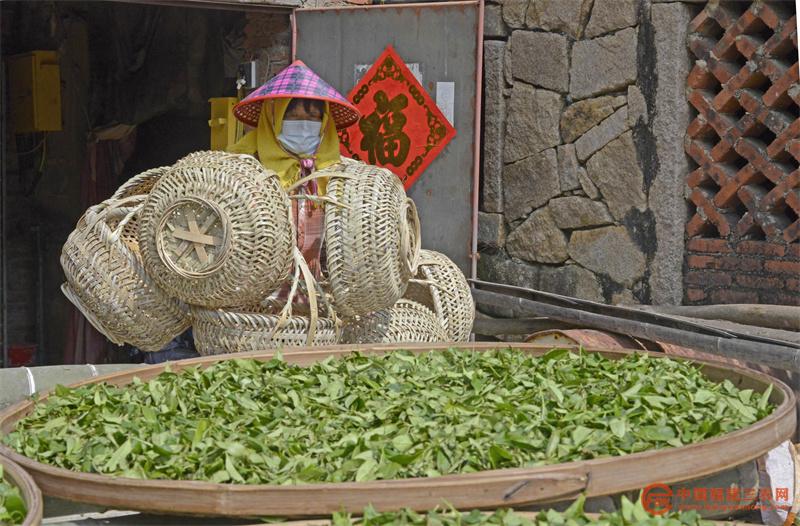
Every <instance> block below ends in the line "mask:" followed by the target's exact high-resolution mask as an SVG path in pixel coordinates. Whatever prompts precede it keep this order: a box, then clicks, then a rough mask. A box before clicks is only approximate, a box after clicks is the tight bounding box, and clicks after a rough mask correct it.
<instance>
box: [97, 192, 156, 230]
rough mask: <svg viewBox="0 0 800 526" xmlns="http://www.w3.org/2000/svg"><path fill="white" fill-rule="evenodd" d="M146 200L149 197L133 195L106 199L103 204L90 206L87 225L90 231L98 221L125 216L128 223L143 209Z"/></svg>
mask: <svg viewBox="0 0 800 526" xmlns="http://www.w3.org/2000/svg"><path fill="white" fill-rule="evenodd" d="M145 199H147V195H131V196H128V197H123V198H122V199H106V200H105V201H103V202H102V203H98V204H96V205H94V206H90V207H89V208H88V209H87V210H86V224H87V226H88V227H89V228H90V229H93V228H94V227H95V226H96V225H97V223H98V221H102V220H106V219H109V218H113V217H117V216H123V221H125V223H127V222H128V221H130V217H128V216H131V217H132V216H133V215H135V214H136V212H139V211H140V210H141V209H142V207H143V206H144V203H143V201H144V200H145ZM130 205H133V206H130ZM123 226H124V224H123Z"/></svg>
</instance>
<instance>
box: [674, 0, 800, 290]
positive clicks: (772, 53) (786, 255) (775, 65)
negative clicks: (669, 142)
mask: <svg viewBox="0 0 800 526" xmlns="http://www.w3.org/2000/svg"><path fill="white" fill-rule="evenodd" d="M689 33H690V35H689V39H688V47H689V51H690V53H691V55H692V57H693V59H694V61H695V62H694V67H693V68H692V70H691V72H690V74H689V78H688V79H687V90H686V93H687V97H688V100H689V103H690V105H691V106H692V107H693V108H694V110H696V116H695V118H694V119H693V120H692V121H691V123H690V124H689V127H688V129H687V133H686V138H685V149H686V153H687V154H688V155H689V156H690V157H691V159H692V160H693V161H694V162H695V163H696V165H697V167H696V169H695V170H694V171H692V172H691V173H690V174H689V176H688V179H687V185H688V198H689V201H690V206H691V212H692V213H691V214H690V217H689V220H688V222H687V224H686V235H687V239H688V243H687V260H686V262H687V273H686V279H685V285H686V287H685V290H686V296H685V298H684V299H685V301H686V302H688V303H709V302H712V303H731V302H748V303H749V302H753V303H757V302H760V303H784V304H785V303H789V304H798V303H800V290H799V289H798V288H797V279H798V278H800V263H798V262H797V261H798V250H797V248H798V247H797V245H798V240H799V239H800V170H799V169H798V166H800V162H799V161H800V81H798V56H797V25H796V14H795V13H794V3H793V2H791V3H790V2H775V3H764V2H761V1H756V2H752V3H749V2H739V1H733V2H720V3H709V4H708V5H707V6H706V7H704V8H703V10H702V11H701V12H700V13H699V14H698V15H697V16H696V17H695V18H694V20H692V22H691V24H690V28H689Z"/></svg>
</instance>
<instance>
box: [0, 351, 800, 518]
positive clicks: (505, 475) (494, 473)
mask: <svg viewBox="0 0 800 526" xmlns="http://www.w3.org/2000/svg"><path fill="white" fill-rule="evenodd" d="M451 345H452V344H450V345H448V344H440V345H432V344H405V345H397V344H392V345H361V346H343V345H339V346H331V347H317V348H314V350H310V349H308V348H300V349H298V350H295V351H292V352H287V353H285V354H284V358H285V359H286V360H287V361H288V362H290V363H295V364H298V365H301V366H306V365H309V364H312V363H314V362H317V361H319V360H323V359H325V358H326V357H328V356H342V355H345V354H348V353H350V352H352V351H360V352H364V353H373V354H385V353H387V352H391V351H393V350H396V349H408V350H412V351H414V352H425V351H427V350H444V349H447V348H449V347H450V346H451ZM458 346H459V347H460V348H463V349H472V350H477V351H484V350H488V349H496V348H498V347H502V346H498V345H497V344H496V343H473V344H470V343H464V344H458ZM513 347H514V348H517V349H523V350H525V351H527V352H530V353H532V354H537V355H538V354H543V353H545V352H547V351H548V350H549V349H550V348H551V347H550V346H542V345H535V344H515V345H514V346H513ZM587 350H589V351H592V352H601V353H602V354H603V355H605V356H608V357H610V358H620V357H623V356H624V355H626V354H628V353H629V352H631V351H620V350H613V351H612V350H606V349H587ZM274 355H275V352H274V351H273V352H252V353H237V354H235V355H221V356H209V357H204V358H197V359H193V360H185V361H181V362H173V363H170V364H169V366H170V367H171V369H172V370H173V371H178V370H181V369H185V368H187V367H192V366H195V365H199V366H201V367H202V366H208V365H210V364H213V363H215V362H218V361H222V360H226V359H230V358H254V359H259V360H268V359H270V358H272V357H273V356H274ZM652 356H654V357H659V356H664V355H660V354H652ZM698 363H701V364H702V366H703V370H704V372H705V374H706V375H708V376H709V377H710V378H712V379H714V380H717V381H721V380H723V379H729V380H730V381H732V382H733V383H734V384H735V385H737V386H739V387H742V388H752V389H756V390H759V391H763V390H764V389H766V387H767V385H768V384H769V383H770V382H771V383H773V384H774V385H775V388H774V389H773V392H772V396H771V398H770V400H771V402H772V403H773V404H775V405H776V409H775V411H774V412H773V413H772V414H771V415H770V416H769V417H767V418H765V419H763V420H761V421H759V422H757V423H755V424H753V425H751V426H749V427H747V428H745V429H741V430H739V431H736V432H734V433H729V434H726V435H722V436H719V437H716V438H713V439H711V440H707V441H704V442H701V443H697V444H692V445H688V446H683V447H680V448H665V449H660V450H653V451H646V452H642V453H635V454H631V455H625V456H620V457H606V458H598V459H594V460H585V461H577V462H568V463H564V464H555V465H550V466H540V467H536V468H515V469H499V470H489V471H484V472H480V473H466V474H459V475H446V476H442V477H435V478H410V479H398V480H381V481H372V482H343V483H323V484H302V485H294V486H279V485H243V484H242V485H235V484H214V483H210V482H195V481H169V480H138V479H130V478H121V477H111V476H107V475H97V474H88V473H80V472H74V471H69V470H66V469H62V468H56V467H53V466H49V465H46V464H41V463H39V462H35V461H33V460H31V459H29V458H27V457H24V456H22V455H20V454H18V453H17V452H15V451H12V450H11V449H9V448H8V447H6V446H4V445H0V454H3V455H6V456H8V457H10V458H11V459H13V460H14V461H15V462H17V463H18V464H20V465H22V466H23V467H24V468H25V469H26V470H27V471H28V472H29V473H31V475H33V477H34V479H35V480H36V482H37V483H38V484H39V486H40V487H41V489H42V491H43V492H44V493H45V494H47V495H52V496H55V497H61V498H65V499H70V500H74V501H79V502H87V503H91V504H99V505H103V506H108V507H114V508H121V509H134V510H142V511H149V512H161V513H173V514H191V515H221V516H241V517H245V516H266V515H271V516H284V517H309V516H322V515H329V514H330V513H333V512H335V511H340V510H346V511H350V512H353V513H356V512H359V511H361V510H363V509H364V507H365V506H367V505H368V504H372V505H373V506H375V508H377V509H379V510H389V509H397V508H401V507H409V508H413V509H415V510H420V511H424V510H429V509H433V508H435V507H436V506H437V505H441V504H443V503H449V505H452V506H454V507H455V508H462V509H464V508H466V509H473V508H497V507H514V506H524V505H529V504H540V503H547V502H556V501H562V500H570V499H574V498H575V497H577V496H578V495H579V494H580V493H585V494H586V496H588V497H592V496H598V495H610V494H616V493H621V492H625V491H634V490H637V489H640V488H642V487H644V486H646V485H648V484H652V483H657V482H662V483H673V482H679V481H683V480H690V479H695V478H699V477H702V476H705V475H709V474H712V473H717V472H720V471H723V470H725V469H728V468H731V467H734V466H737V465H739V464H742V463H744V462H747V461H749V460H752V459H754V458H757V457H759V456H761V455H763V454H764V453H766V452H767V451H769V450H770V449H772V448H774V447H775V446H777V445H778V444H780V443H781V442H783V441H784V440H787V439H789V438H790V437H791V436H792V434H793V433H794V429H795V410H794V406H795V399H794V395H793V394H792V391H791V390H790V389H789V388H788V387H787V386H786V385H785V384H783V383H782V382H780V381H777V380H774V379H772V378H770V377H769V376H766V375H764V374H761V373H758V372H755V371H751V370H747V369H736V368H728V367H723V366H722V365H720V364H711V363H704V362H698ZM165 366H166V364H159V365H154V366H152V367H145V368H140V369H136V370H135V371H130V372H128V371H125V372H118V373H112V374H108V375H104V376H100V377H97V378H92V379H90V380H87V381H84V382H80V383H78V384H74V385H85V384H90V383H97V382H104V381H105V382H108V383H109V384H113V385H126V384H128V383H130V382H131V381H132V379H133V378H134V377H139V378H140V379H142V380H145V381H146V380H149V379H151V378H153V377H155V376H157V375H158V374H159V373H161V372H162V371H163V370H164V368H165ZM46 397H47V395H43V396H40V397H39V400H42V399H44V398H46ZM32 407H33V401H31V400H26V401H24V402H20V403H19V404H16V405H14V406H12V407H10V408H8V409H7V410H6V411H4V412H3V413H0V433H2V434H5V433H7V432H9V431H10V430H11V429H13V427H14V425H15V423H16V422H17V421H18V420H19V419H20V418H23V417H24V416H25V415H26V414H28V413H29V412H30V411H31V409H32Z"/></svg>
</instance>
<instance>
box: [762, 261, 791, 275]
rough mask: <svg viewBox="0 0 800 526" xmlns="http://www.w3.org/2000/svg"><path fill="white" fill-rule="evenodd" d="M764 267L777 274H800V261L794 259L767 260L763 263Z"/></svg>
mask: <svg viewBox="0 0 800 526" xmlns="http://www.w3.org/2000/svg"><path fill="white" fill-rule="evenodd" d="M764 268H765V269H766V270H767V271H768V272H775V273H777V274H791V275H794V276H800V263H798V262H796V261H775V260H769V261H766V262H765V263H764Z"/></svg>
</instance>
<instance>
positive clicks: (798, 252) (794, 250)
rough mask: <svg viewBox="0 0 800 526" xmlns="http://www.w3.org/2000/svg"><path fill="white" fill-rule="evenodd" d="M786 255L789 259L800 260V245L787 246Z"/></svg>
mask: <svg viewBox="0 0 800 526" xmlns="http://www.w3.org/2000/svg"><path fill="white" fill-rule="evenodd" d="M787 255H788V256H789V257H790V258H794V259H800V243H792V244H791V245H789V249H788V250H787Z"/></svg>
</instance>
